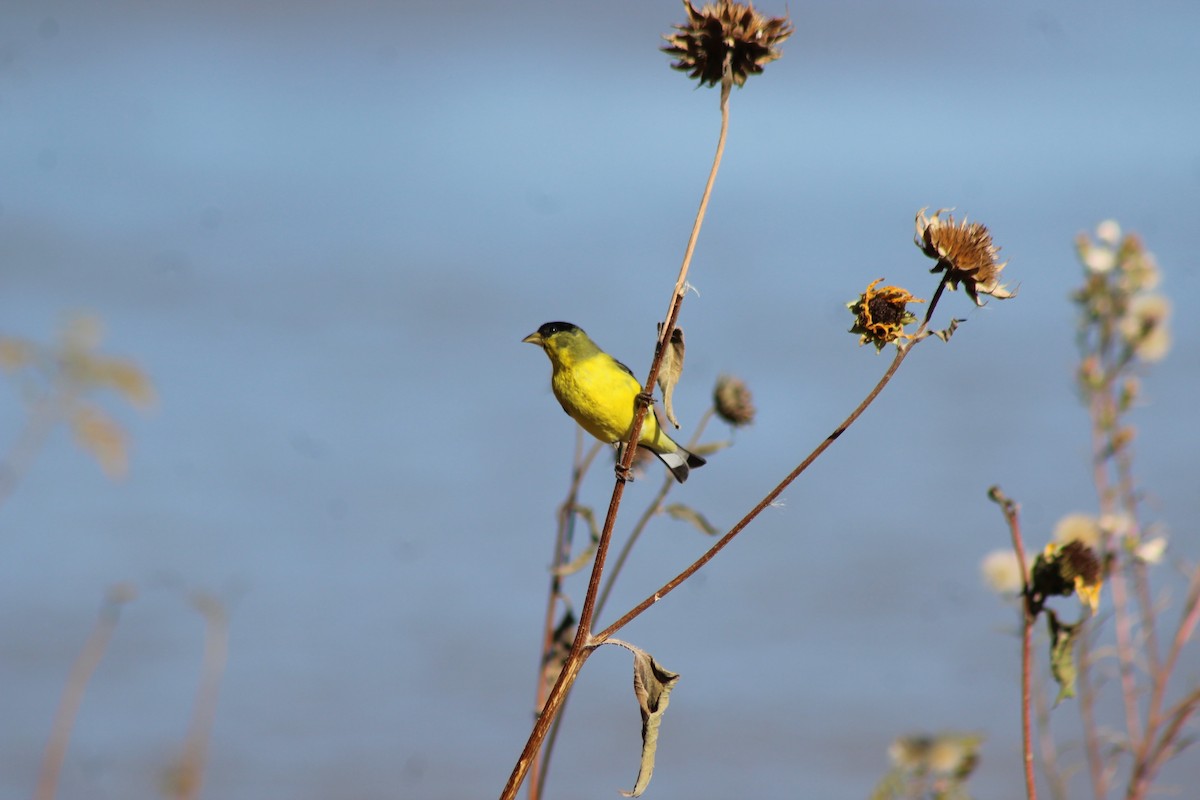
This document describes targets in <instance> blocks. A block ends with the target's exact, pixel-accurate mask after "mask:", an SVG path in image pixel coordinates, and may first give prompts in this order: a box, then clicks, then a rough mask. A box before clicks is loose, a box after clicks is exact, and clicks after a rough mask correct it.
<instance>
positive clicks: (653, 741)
mask: <svg viewBox="0 0 1200 800" xmlns="http://www.w3.org/2000/svg"><path fill="white" fill-rule="evenodd" d="M678 682H679V675H677V674H676V673H674V672H670V671H669V670H665V669H663V668H662V667H661V666H659V664H658V662H657V661H655V660H654V656H652V655H650V654H649V653H646V652H644V651H642V650H634V653H633V693H634V695H635V696H636V697H637V701H638V707H639V708H640V709H641V712H642V763H641V767H640V768H639V769H638V776H637V782H636V783H635V784H634V786H633V790H632V791H628V792H626V791H624V790H622V791H621V794H623V795H625V796H626V797H640V796H641V795H642V792H644V791H646V787H647V786H649V785H650V778H651V777H652V776H653V775H654V755H655V751H656V750H657V749H658V727H659V725H660V724H661V723H662V716H663V714H664V713H666V710H667V702H668V700H669V699H670V694H671V690H672V689H674V688H675V684H676V683H678Z"/></svg>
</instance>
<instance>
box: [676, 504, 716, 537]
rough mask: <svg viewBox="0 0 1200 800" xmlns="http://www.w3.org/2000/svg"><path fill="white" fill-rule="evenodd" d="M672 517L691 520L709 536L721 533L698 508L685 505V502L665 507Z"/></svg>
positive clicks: (685, 520)
mask: <svg viewBox="0 0 1200 800" xmlns="http://www.w3.org/2000/svg"><path fill="white" fill-rule="evenodd" d="M663 511H666V512H667V513H668V514H670V515H671V516H672V517H674V518H675V519H678V520H683V521H684V522H690V523H691V524H692V525H694V526H695V527H696V528H697V529H698V530H699V531H700V532H701V533H707V534H708V535H709V536H717V535H718V534H720V533H721V531H719V530H718V529H717V528H716V527H715V526H714V525H713V524H712V523H711V522H709V521H708V520H707V519H705V518H704V515H703V514H701V513H700V512H699V511H697V510H696V509H694V508H692V507H691V506H685V505H684V504H683V503H674V504H672V505H669V506H667V507H666V508H664V509H663Z"/></svg>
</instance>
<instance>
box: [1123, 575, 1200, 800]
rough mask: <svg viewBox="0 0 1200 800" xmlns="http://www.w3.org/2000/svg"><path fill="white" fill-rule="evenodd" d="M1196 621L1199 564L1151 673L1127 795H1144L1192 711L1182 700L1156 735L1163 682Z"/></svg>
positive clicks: (1198, 615) (1199, 600) (1199, 607)
mask: <svg viewBox="0 0 1200 800" xmlns="http://www.w3.org/2000/svg"><path fill="white" fill-rule="evenodd" d="M1198 621H1200V567H1197V568H1195V569H1194V570H1193V572H1192V577H1191V580H1190V581H1189V584H1188V593H1187V599H1186V601H1185V602H1184V607H1183V616H1182V618H1181V619H1180V620H1179V627H1177V628H1176V630H1175V636H1174V638H1173V639H1172V641H1171V648H1170V650H1168V652H1167V657H1166V660H1165V661H1164V662H1163V664H1162V666H1161V668H1160V669H1159V671H1158V672H1156V673H1155V674H1154V676H1153V678H1154V680H1153V681H1152V683H1151V690H1150V701H1149V703H1148V706H1147V711H1146V736H1145V738H1144V739H1143V740H1142V741H1141V742H1140V743H1138V745H1137V747H1136V749H1135V750H1134V766H1133V773H1132V775H1131V776H1130V779H1129V789H1128V792H1127V794H1126V797H1128V798H1135V797H1144V796H1145V793H1146V790H1147V789H1148V788H1149V785H1150V781H1151V780H1152V779H1153V777H1154V773H1155V772H1156V771H1157V769H1158V767H1159V766H1160V765H1161V760H1160V759H1161V757H1162V756H1163V755H1164V754H1166V753H1168V752H1169V751H1170V745H1171V744H1172V741H1173V739H1174V738H1175V737H1176V736H1178V732H1179V728H1180V727H1181V726H1182V725H1183V723H1184V722H1186V721H1187V718H1188V716H1190V714H1191V713H1192V711H1193V710H1194V708H1187V707H1186V702H1185V703H1181V704H1180V705H1179V706H1178V710H1177V711H1176V713H1175V715H1174V716H1173V718H1172V719H1171V721H1170V723H1169V724H1168V726H1167V728H1166V729H1164V730H1163V732H1162V733H1161V734H1159V732H1158V729H1159V727H1160V726H1161V725H1162V724H1163V722H1164V720H1163V712H1162V709H1163V703H1164V701H1165V698H1166V688H1167V682H1168V680H1169V679H1170V677H1171V675H1172V673H1173V672H1174V671H1175V665H1176V663H1177V661H1178V659H1179V655H1180V653H1181V652H1182V651H1183V647H1184V645H1186V644H1187V642H1188V640H1189V639H1190V638H1191V635H1192V632H1193V631H1194V630H1195V627H1196V623H1197V622H1198ZM1184 710H1186V713H1184V714H1183V715H1182V718H1179V711H1184ZM1168 716H1171V715H1168Z"/></svg>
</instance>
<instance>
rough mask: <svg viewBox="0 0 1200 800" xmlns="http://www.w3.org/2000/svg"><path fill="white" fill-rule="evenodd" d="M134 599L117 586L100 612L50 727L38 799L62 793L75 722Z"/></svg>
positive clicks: (72, 670)
mask: <svg viewBox="0 0 1200 800" xmlns="http://www.w3.org/2000/svg"><path fill="white" fill-rule="evenodd" d="M132 596H133V595H132V591H131V590H130V589H129V587H127V586H116V587H113V588H112V589H110V590H109V592H108V596H107V597H106V598H105V600H104V605H103V606H102V607H101V609H100V616H99V617H98V618H97V619H96V625H95V627H93V628H92V633H91V635H90V636H88V640H87V642H86V643H85V644H84V646H83V650H82V651H81V652H80V654H79V657H78V658H77V659H75V664H74V665H73V666H72V667H71V674H70V676H69V677H68V678H67V685H66V687H65V688H64V689H63V696H62V701H61V702H60V703H59V706H58V711H57V712H56V713H55V715H54V723H53V725H52V726H51V728H50V739H49V741H48V742H47V743H46V752H45V754H44V755H43V756H42V767H41V770H40V771H39V772H38V782H37V788H36V789H34V792H33V796H34V800H53V798H54V797H55V796H56V794H57V793H58V779H59V776H60V775H61V774H62V766H63V762H64V761H65V760H66V757H67V744H68V743H69V742H70V740H71V730H72V728H74V727H75V719H76V718H77V717H78V716H79V707H80V705H82V703H83V695H84V693H85V692H86V691H87V686H88V683H89V682H90V681H91V679H92V675H93V674H94V673H95V672H96V667H98V666H99V665H100V660H101V659H102V658H104V653H105V651H107V650H108V643H109V642H110V641H111V640H112V635H113V631H115V630H116V628H117V622H118V620H119V618H120V612H121V606H122V605H123V604H124V603H125V602H127V601H128V600H130V599H132Z"/></svg>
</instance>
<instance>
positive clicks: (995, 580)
mask: <svg viewBox="0 0 1200 800" xmlns="http://www.w3.org/2000/svg"><path fill="white" fill-rule="evenodd" d="M979 570H980V572H981V573H983V582H984V583H986V584H987V586H988V588H989V589H991V590H992V591H993V592H996V593H997V594H1020V592H1021V589H1022V588H1023V587H1024V585H1025V575H1024V573H1023V572H1022V571H1021V567H1020V562H1018V561H1017V554H1016V553H1014V552H1013V551H1012V550H1008V549H1002V550H993V551H992V552H990V553H988V554H987V555H986V556H984V557H983V561H982V562H981V563H980V565H979Z"/></svg>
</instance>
